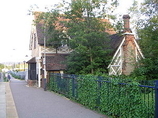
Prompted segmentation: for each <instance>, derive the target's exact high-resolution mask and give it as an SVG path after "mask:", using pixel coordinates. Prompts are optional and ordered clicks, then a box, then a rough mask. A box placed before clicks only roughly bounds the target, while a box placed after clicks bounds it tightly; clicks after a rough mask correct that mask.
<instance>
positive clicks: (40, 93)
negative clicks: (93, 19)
mask: <svg viewBox="0 0 158 118" xmlns="http://www.w3.org/2000/svg"><path fill="white" fill-rule="evenodd" d="M0 118H108V117H106V116H105V115H102V114H99V113H97V112H95V111H93V110H90V109H87V108H85V107H84V106H82V105H80V104H78V103H75V102H73V101H71V100H69V99H68V98H66V97H63V96H61V95H59V94H56V93H54V92H50V91H44V90H43V89H42V88H37V87H28V86H27V85H26V82H25V81H24V80H17V79H14V78H12V79H11V81H10V82H0Z"/></svg>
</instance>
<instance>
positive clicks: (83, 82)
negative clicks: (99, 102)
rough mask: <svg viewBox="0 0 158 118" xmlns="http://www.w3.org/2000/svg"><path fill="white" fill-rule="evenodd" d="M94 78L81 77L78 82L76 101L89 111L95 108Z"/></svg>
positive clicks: (95, 89)
mask: <svg viewBox="0 0 158 118" xmlns="http://www.w3.org/2000/svg"><path fill="white" fill-rule="evenodd" d="M95 80H96V77H94V76H92V75H87V76H82V78H81V79H79V80H78V98H77V101H78V102H79V103H81V104H83V105H85V106H88V107H89V108H91V109H94V108H95V107H96V96H97V84H96V81H95Z"/></svg>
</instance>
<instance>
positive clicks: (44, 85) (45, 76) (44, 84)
mask: <svg viewBox="0 0 158 118" xmlns="http://www.w3.org/2000/svg"><path fill="white" fill-rule="evenodd" d="M44 20H45V18H44ZM43 65H44V68H43V71H44V78H43V88H44V91H46V83H47V75H46V24H45V22H44V60H43Z"/></svg>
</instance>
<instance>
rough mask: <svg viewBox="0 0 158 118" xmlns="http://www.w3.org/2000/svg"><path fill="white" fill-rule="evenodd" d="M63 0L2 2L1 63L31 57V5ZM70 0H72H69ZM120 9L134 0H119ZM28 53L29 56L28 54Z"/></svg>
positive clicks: (48, 4) (125, 7)
mask: <svg viewBox="0 0 158 118" xmlns="http://www.w3.org/2000/svg"><path fill="white" fill-rule="evenodd" d="M61 1H62V0H5V1H1V2H0V16H1V18H0V63H2V62H23V61H28V60H29V59H30V58H31V53H30V50H29V41H30V33H31V21H32V19H31V18H32V17H31V16H30V15H28V10H29V9H30V6H31V5H34V4H36V5H37V6H38V7H39V8H40V9H44V7H45V6H50V5H53V4H56V3H59V2H61ZM68 1H70V0H68ZM119 1H120V11H119V12H121V13H122V14H126V13H127V12H126V9H127V8H128V7H129V5H130V4H131V3H132V1H133V0H128V2H127V0H119ZM26 55H27V56H26Z"/></svg>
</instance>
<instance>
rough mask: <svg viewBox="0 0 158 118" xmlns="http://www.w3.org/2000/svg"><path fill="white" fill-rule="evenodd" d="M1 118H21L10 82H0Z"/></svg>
mask: <svg viewBox="0 0 158 118" xmlns="http://www.w3.org/2000/svg"><path fill="white" fill-rule="evenodd" d="M0 118H19V117H18V114H17V110H16V106H15V103H14V100H13V96H12V93H11V90H10V86H9V82H0Z"/></svg>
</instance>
